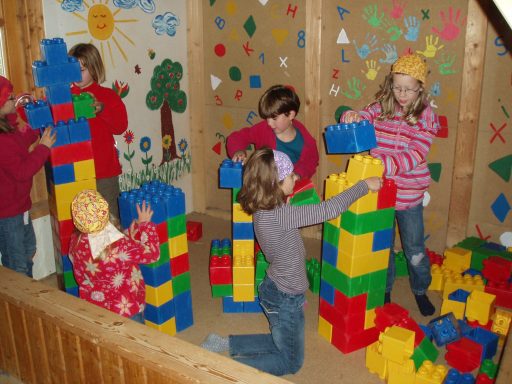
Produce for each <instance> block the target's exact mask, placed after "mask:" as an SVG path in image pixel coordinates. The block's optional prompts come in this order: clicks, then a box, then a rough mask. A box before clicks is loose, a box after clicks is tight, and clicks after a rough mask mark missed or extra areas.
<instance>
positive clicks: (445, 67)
mask: <svg viewBox="0 0 512 384" xmlns="http://www.w3.org/2000/svg"><path fill="white" fill-rule="evenodd" d="M456 56H457V55H455V54H454V55H452V56H450V55H444V54H443V55H442V56H441V58H440V60H435V61H434V62H435V63H436V64H437V65H438V67H437V68H438V70H439V73H440V74H441V75H453V74H454V73H457V71H456V70H455V69H453V68H452V67H453V64H454V63H455V58H456Z"/></svg>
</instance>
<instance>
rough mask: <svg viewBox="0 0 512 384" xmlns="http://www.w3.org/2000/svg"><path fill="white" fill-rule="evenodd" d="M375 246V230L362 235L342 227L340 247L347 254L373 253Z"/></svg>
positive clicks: (339, 240)
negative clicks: (354, 233)
mask: <svg viewBox="0 0 512 384" xmlns="http://www.w3.org/2000/svg"><path fill="white" fill-rule="evenodd" d="M372 246H373V232H369V233H364V234H362V235H353V234H351V233H350V232H348V231H346V230H344V229H343V228H341V229H340V237H339V239H338V249H341V250H343V252H344V253H345V254H346V255H358V254H359V255H361V254H367V253H371V251H372Z"/></svg>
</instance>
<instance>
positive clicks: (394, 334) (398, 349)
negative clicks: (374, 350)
mask: <svg viewBox="0 0 512 384" xmlns="http://www.w3.org/2000/svg"><path fill="white" fill-rule="evenodd" d="M379 340H380V341H381V342H382V356H384V357H385V358H386V359H387V360H391V361H394V362H396V363H400V364H403V363H405V362H406V361H407V360H409V358H410V357H411V356H412V354H413V352H414V332H412V331H410V330H408V329H404V328H401V327H398V326H396V325H393V326H392V327H390V328H387V329H386V330H385V331H384V332H381V333H380V335H379Z"/></svg>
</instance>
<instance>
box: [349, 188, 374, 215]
mask: <svg viewBox="0 0 512 384" xmlns="http://www.w3.org/2000/svg"><path fill="white" fill-rule="evenodd" d="M378 196H379V194H378V193H368V194H367V195H365V196H363V197H360V198H359V199H357V200H356V201H355V202H354V203H352V205H351V206H350V207H348V210H349V211H351V212H354V213H358V214H359V213H367V212H373V211H375V210H377V198H378Z"/></svg>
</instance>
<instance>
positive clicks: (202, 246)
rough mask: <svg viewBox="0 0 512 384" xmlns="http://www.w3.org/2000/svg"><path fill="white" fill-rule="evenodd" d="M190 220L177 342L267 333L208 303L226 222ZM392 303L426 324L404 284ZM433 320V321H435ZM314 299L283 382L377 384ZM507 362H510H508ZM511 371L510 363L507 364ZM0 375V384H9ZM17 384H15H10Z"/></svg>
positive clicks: (312, 244)
mask: <svg viewBox="0 0 512 384" xmlns="http://www.w3.org/2000/svg"><path fill="white" fill-rule="evenodd" d="M188 219H189V220H194V221H200V222H202V223H203V238H202V239H201V240H199V241H197V242H189V255H190V268H191V279H192V300H193V308H194V325H193V326H192V327H190V328H189V329H187V330H185V331H183V332H181V333H179V334H178V335H177V336H176V337H178V338H180V339H182V340H185V341H188V342H190V343H192V344H195V345H199V344H200V343H201V342H202V341H203V339H204V338H205V337H206V336H207V335H208V333H210V332H216V333H219V334H221V335H228V334H239V333H240V334H243V333H260V332H268V323H267V320H266V319H265V317H264V315H263V314H225V313H223V312H222V304H221V300H220V299H212V297H211V294H210V286H209V281H208V258H209V248H210V242H211V240H212V239H216V238H218V239H222V238H224V237H230V234H231V230H230V222H228V221H225V220H220V219H216V218H212V217H210V216H206V215H200V214H191V215H189V218H188ZM305 244H306V249H307V251H308V257H315V258H319V257H320V248H321V243H320V241H319V240H315V239H305ZM44 282H45V283H47V284H50V285H56V279H55V276H50V277H49V278H47V279H45V280H44ZM430 297H431V298H432V301H433V303H434V304H435V305H436V308H437V310H438V311H437V313H436V315H434V316H437V314H438V313H439V308H440V302H441V300H440V295H439V294H437V293H435V292H434V293H431V294H430ZM392 299H393V301H395V302H396V303H398V304H400V305H402V306H403V307H404V308H406V309H407V310H409V312H410V315H411V316H412V317H413V318H414V319H415V320H416V321H418V322H419V323H423V324H426V323H427V322H428V321H429V319H430V318H425V317H423V316H421V314H420V313H419V312H418V310H417V308H416V304H415V302H414V298H413V295H412V293H411V291H410V288H409V284H408V280H407V279H406V278H399V279H397V281H396V284H395V287H394V290H393V293H392ZM434 316H433V317H434ZM317 322H318V295H313V294H312V293H311V292H309V291H308V293H307V306H306V354H305V363H304V367H303V368H302V369H301V370H300V371H299V372H298V373H297V374H295V375H288V376H285V377H284V378H285V379H287V380H289V381H292V382H294V383H308V384H309V383H313V382H315V383H336V382H343V383H369V384H371V383H382V381H381V380H380V379H379V378H378V377H377V376H376V375H373V374H371V373H369V372H368V370H367V369H366V367H365V352H364V350H359V351H356V352H354V353H351V354H348V355H343V354H342V353H341V352H339V351H338V350H337V349H336V348H334V347H333V346H331V345H330V344H329V343H328V342H327V341H325V340H324V339H323V338H322V337H320V336H319V335H318V333H317ZM443 356H444V350H443V349H442V350H440V359H438V363H443V362H444V358H443ZM507 361H510V359H508V360H507ZM506 365H507V366H508V367H510V365H511V364H510V363H508V364H506ZM508 371H509V369H507V373H506V374H505V375H503V377H500V380H499V382H502V383H505V382H506V383H509V382H512V381H510V376H509V375H510V372H508ZM4 379H5V380H8V378H5V377H4V376H1V375H0V383H3V382H9V381H3V380H4ZM504 380H505V381H504ZM14 383H16V381H15V382H14Z"/></svg>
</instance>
